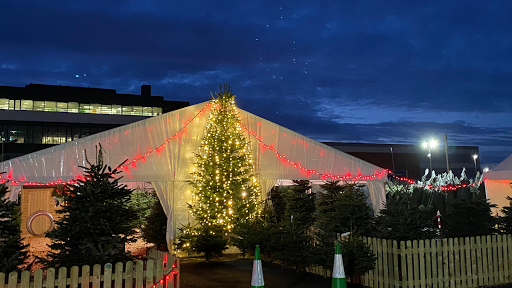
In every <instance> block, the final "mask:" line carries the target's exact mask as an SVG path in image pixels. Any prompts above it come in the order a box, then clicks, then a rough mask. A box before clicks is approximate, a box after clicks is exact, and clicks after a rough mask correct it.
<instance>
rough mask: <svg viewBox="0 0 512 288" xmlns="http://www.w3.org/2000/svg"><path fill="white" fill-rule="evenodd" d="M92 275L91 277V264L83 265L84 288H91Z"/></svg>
mask: <svg viewBox="0 0 512 288" xmlns="http://www.w3.org/2000/svg"><path fill="white" fill-rule="evenodd" d="M90 277H91V267H90V266H89V265H84V266H82V281H81V285H82V286H81V287H82V288H89V283H90Z"/></svg>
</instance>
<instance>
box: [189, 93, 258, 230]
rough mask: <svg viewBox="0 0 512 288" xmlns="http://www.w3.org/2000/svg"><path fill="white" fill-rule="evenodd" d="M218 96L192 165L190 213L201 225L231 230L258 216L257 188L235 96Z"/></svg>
mask: <svg viewBox="0 0 512 288" xmlns="http://www.w3.org/2000/svg"><path fill="white" fill-rule="evenodd" d="M217 95H218V96H219V97H217V98H213V99H212V101H211V104H212V105H211V106H212V109H211V114H210V117H209V118H208V122H207V124H206V127H205V134H204V136H203V139H202V140H201V147H200V148H199V150H198V154H196V161H195V163H194V166H195V170H194V172H193V174H194V181H193V182H192V186H193V192H192V193H193V195H194V199H195V201H194V202H193V204H192V205H191V213H192V215H194V217H195V218H196V219H197V220H198V221H199V222H200V223H201V224H207V225H213V224H221V225H222V226H223V227H224V228H226V229H227V230H230V229H232V228H233V227H234V225H235V224H236V223H239V222H241V221H245V220H247V219H251V218H254V217H255V216H257V215H259V214H260V209H259V207H260V205H258V204H259V203H260V187H259V184H258V182H257V179H256V177H255V175H254V167H253V159H252V154H251V151H250V148H249V146H248V140H247V139H246V136H245V134H244V132H243V130H242V129H241V125H240V119H239V115H238V112H237V111H236V107H235V102H234V95H233V94H231V93H230V92H229V91H228V93H224V94H217ZM213 199H215V200H213Z"/></svg>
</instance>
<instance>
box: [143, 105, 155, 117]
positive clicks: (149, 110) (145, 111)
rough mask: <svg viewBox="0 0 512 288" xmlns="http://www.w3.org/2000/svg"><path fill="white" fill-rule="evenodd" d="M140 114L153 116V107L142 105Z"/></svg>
mask: <svg viewBox="0 0 512 288" xmlns="http://www.w3.org/2000/svg"><path fill="white" fill-rule="evenodd" d="M142 115H144V116H153V108H151V107H144V108H142Z"/></svg>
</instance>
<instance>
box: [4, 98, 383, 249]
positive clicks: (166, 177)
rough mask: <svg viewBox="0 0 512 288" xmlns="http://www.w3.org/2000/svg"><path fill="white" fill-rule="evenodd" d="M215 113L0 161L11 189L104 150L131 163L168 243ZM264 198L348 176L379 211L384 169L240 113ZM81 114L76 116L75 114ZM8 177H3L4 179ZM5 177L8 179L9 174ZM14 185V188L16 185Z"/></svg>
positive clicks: (69, 174)
mask: <svg viewBox="0 0 512 288" xmlns="http://www.w3.org/2000/svg"><path fill="white" fill-rule="evenodd" d="M210 109H211V105H210V102H204V103H200V104H197V105H193V106H189V107H186V108H183V109H180V110H176V111H172V112H169V113H166V114H162V115H160V116H156V117H152V118H148V119H145V120H142V121H139V122H136V123H132V124H129V125H125V126H121V127H118V128H115V129H112V130H108V131H104V132H101V133H98V134H95V135H91V136H89V137H85V138H81V139H78V140H75V141H72V142H68V143H65V144H61V145H58V146H54V147H51V148H48V149H45V150H41V151H38V152H35V153H32V154H27V155H24V156H21V157H18V158H15V159H11V160H8V161H4V162H2V163H0V171H6V172H7V175H8V176H7V177H8V178H9V179H10V182H9V185H12V186H18V187H20V186H22V185H41V186H46V185H52V184H58V183H62V182H69V181H72V180H73V179H77V177H79V176H83V170H82V169H81V168H79V167H78V166H87V165H86V160H85V152H84V151H85V150H86V151H87V154H88V158H89V159H91V160H93V159H94V153H95V150H96V148H95V145H98V143H101V145H102V146H103V149H104V150H105V151H104V152H105V153H104V160H105V163H106V164H108V165H110V166H112V167H115V166H117V165H119V164H121V163H122V162H123V161H125V160H126V159H128V160H129V162H128V163H129V164H128V165H127V166H126V167H125V168H124V169H123V170H124V171H125V173H123V174H122V175H124V178H123V179H122V181H124V182H152V184H153V186H154V187H155V189H156V191H157V193H158V196H159V198H160V200H161V202H162V206H163V207H164V210H165V212H166V214H167V216H168V219H169V222H168V231H167V237H168V239H172V238H174V235H175V232H176V225H179V224H180V223H184V224H185V223H187V221H188V220H187V219H188V213H187V202H190V201H191V192H190V188H189V184H188V183H187V181H189V180H191V179H192V177H191V172H192V168H193V162H194V155H193V153H194V152H196V151H197V150H198V147H199V144H200V142H201V137H202V136H203V132H204V127H205V124H206V121H207V119H208V115H209V112H210ZM238 111H239V115H240V119H241V124H242V125H243V127H244V128H245V129H247V130H246V135H247V137H248V139H249V141H250V146H251V150H252V154H253V157H254V158H253V159H254V161H255V171H256V173H257V178H258V181H259V182H260V185H261V187H262V190H263V191H262V197H265V195H266V192H267V191H269V190H270V189H271V188H272V187H273V186H274V184H275V183H276V182H277V181H278V180H279V179H311V180H322V179H331V178H332V177H346V178H347V180H350V181H353V180H355V181H358V182H361V183H366V184H367V186H368V190H369V192H370V198H371V201H372V203H373V208H374V210H375V211H378V210H380V209H381V208H382V205H383V202H384V201H385V192H384V181H385V180H386V177H387V172H386V170H384V169H382V168H380V167H377V166H375V165H372V164H370V163H368V162H365V161H363V160H360V159H358V158H355V157H353V156H350V155H348V154H346V153H343V152H341V151H338V150H336V149H334V148H331V147H329V146H326V145H324V144H322V143H319V142H316V141H314V140H312V139H309V138H307V137H305V136H302V135H300V134H298V133H295V132H293V131H291V130H289V129H286V128H284V127H281V126H279V125H277V124H275V123H272V122H270V121H267V120H265V119H263V118H260V117H258V116H256V115H253V114H251V113H248V112H246V111H243V110H241V109H238ZM77 116H78V115H77ZM4 175H5V174H4ZM4 178H5V176H4ZM13 188H16V187H13Z"/></svg>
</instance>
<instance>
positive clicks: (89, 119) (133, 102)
mask: <svg viewBox="0 0 512 288" xmlns="http://www.w3.org/2000/svg"><path fill="white" fill-rule="evenodd" d="M186 106H189V103H188V102H183V101H168V100H165V99H164V97H162V96H152V95H151V86H150V85H142V86H141V94H140V95H133V94H120V93H117V92H116V90H114V89H100V88H85V87H70V86H55V85H41V84H29V85H26V86H25V87H11V86H0V135H3V137H0V141H2V140H3V141H2V147H1V152H2V153H1V154H0V157H1V158H0V161H3V160H8V159H11V158H15V157H18V156H21V155H24V154H27V153H31V152H35V151H38V150H41V149H45V148H48V147H51V146H53V145H57V144H62V143H65V142H69V141H73V140H76V139H79V138H82V137H86V136H89V135H92V134H95V133H98V132H101V131H105V130H109V129H112V128H115V127H118V126H121V125H126V124H129V123H133V122H136V121H140V120H142V119H145V118H148V117H152V116H157V115H160V114H162V113H166V112H169V111H172V110H176V109H180V108H183V107H186Z"/></svg>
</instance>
